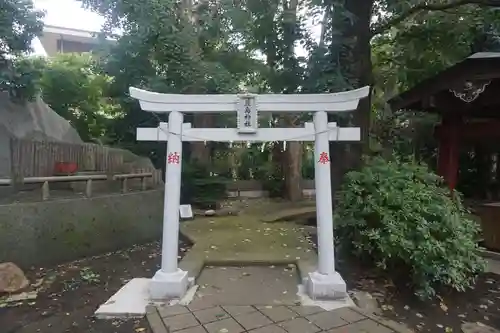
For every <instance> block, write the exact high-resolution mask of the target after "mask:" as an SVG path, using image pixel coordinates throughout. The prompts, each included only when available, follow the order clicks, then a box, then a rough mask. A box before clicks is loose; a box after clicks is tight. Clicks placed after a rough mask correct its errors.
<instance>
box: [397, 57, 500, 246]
mask: <svg viewBox="0 0 500 333" xmlns="http://www.w3.org/2000/svg"><path fill="white" fill-rule="evenodd" d="M389 104H390V106H391V108H392V110H393V111H396V110H402V111H411V112H428V113H434V114H437V115H438V116H439V117H440V118H441V123H440V124H438V125H437V126H436V127H435V131H434V133H435V138H436V139H437V142H438V158H437V173H438V174H439V175H441V176H442V177H443V178H444V179H445V181H446V182H447V184H448V186H449V187H450V189H454V188H455V187H456V185H457V179H458V172H459V156H460V152H461V150H463V149H464V148H465V147H470V146H471V145H475V146H476V147H477V146H479V144H481V146H483V147H484V146H492V147H493V148H494V149H495V152H489V154H490V155H489V156H486V160H487V161H488V163H487V165H486V167H485V169H484V170H483V172H481V173H483V174H486V177H490V178H489V179H487V180H486V182H489V183H488V184H491V182H492V179H491V174H493V172H492V169H495V171H496V172H495V174H496V179H495V182H497V183H498V182H499V181H500V158H499V157H500V154H499V153H498V152H499V151H500V144H499V143H500V53H499V52H479V53H475V54H473V55H471V56H470V57H468V58H466V59H465V60H463V61H462V62H460V63H458V64H456V65H454V66H452V67H450V68H448V69H446V70H444V71H442V72H440V73H438V74H437V75H435V76H433V77H431V78H428V79H426V80H424V81H422V82H421V83H419V84H418V85H417V86H415V87H413V88H411V89H410V90H408V91H406V92H404V93H402V94H400V95H398V96H396V97H394V98H392V99H391V100H390V101H389ZM475 153H477V152H475ZM493 154H494V156H493ZM495 158H496V160H495ZM480 176H481V177H484V176H483V175H480ZM477 186H482V185H481V184H477ZM497 194H498V193H497ZM474 208H477V210H476V212H477V214H478V215H479V216H480V218H481V225H482V229H483V238H484V245H485V246H486V247H488V248H490V249H493V250H497V251H500V224H499V223H497V221H498V220H499V219H500V202H493V203H492V202H489V203H487V204H484V203H483V204H481V205H478V206H476V207H474Z"/></svg>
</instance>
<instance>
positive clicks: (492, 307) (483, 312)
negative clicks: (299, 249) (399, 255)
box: [308, 234, 500, 333]
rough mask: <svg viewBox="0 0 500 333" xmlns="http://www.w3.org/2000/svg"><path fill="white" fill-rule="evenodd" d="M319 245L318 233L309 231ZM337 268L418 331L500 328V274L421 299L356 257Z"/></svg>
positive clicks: (390, 316)
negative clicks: (459, 289)
mask: <svg viewBox="0 0 500 333" xmlns="http://www.w3.org/2000/svg"><path fill="white" fill-rule="evenodd" d="M308 238H309V241H310V242H311V243H312V244H313V247H314V248H317V246H316V235H313V234H311V235H309V237H308ZM337 270H338V271H339V272H340V274H341V275H342V277H343V278H344V280H345V281H346V283H347V289H348V290H349V291H354V290H359V291H366V292H368V293H370V295H372V296H373V297H374V298H375V299H376V300H377V301H378V303H379V304H380V306H381V309H382V316H384V317H387V318H388V319H392V320H394V321H396V322H399V323H402V324H404V325H406V326H407V327H409V328H411V329H413V330H415V331H416V332H431V333H442V332H446V333H452V332H462V330H461V325H462V324H463V323H465V322H472V323H476V322H479V323H481V324H484V325H487V326H490V327H493V328H495V329H497V330H500V275H498V274H493V273H485V274H482V275H480V276H479V277H478V278H477V282H476V284H475V285H474V287H473V288H472V289H469V290H467V291H465V292H462V293H459V292H450V291H448V292H444V291H443V292H441V294H440V295H439V296H438V297H437V298H436V299H434V300H432V301H426V302H423V301H420V300H419V299H418V298H417V297H416V296H415V295H414V294H413V293H412V291H411V289H410V288H409V286H408V285H405V284H404V283H401V282H398V283H394V282H393V281H392V280H391V279H390V277H389V276H388V275H385V276H384V274H381V273H380V272H375V271H374V270H373V269H371V268H368V267H366V266H362V265H361V264H359V263H358V262H357V261H356V259H354V258H350V259H347V258H344V259H340V262H339V263H338V264H337Z"/></svg>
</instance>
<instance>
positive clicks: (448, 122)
mask: <svg viewBox="0 0 500 333" xmlns="http://www.w3.org/2000/svg"><path fill="white" fill-rule="evenodd" d="M461 125H462V120H461V119H460V118H458V117H453V116H449V115H443V120H442V122H441V125H439V126H437V128H436V130H437V133H436V134H437V139H438V141H439V146H438V163H437V172H438V175H440V176H442V177H443V178H444V180H445V182H446V183H447V184H448V187H449V188H450V190H454V189H455V186H456V185H457V178H458V160H459V154H460V128H461V127H462V126H461Z"/></svg>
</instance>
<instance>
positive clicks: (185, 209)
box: [179, 205, 193, 219]
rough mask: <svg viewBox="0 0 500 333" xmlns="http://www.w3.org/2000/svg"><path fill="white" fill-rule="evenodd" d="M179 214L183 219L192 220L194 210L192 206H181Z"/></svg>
mask: <svg viewBox="0 0 500 333" xmlns="http://www.w3.org/2000/svg"><path fill="white" fill-rule="evenodd" d="M179 214H180V215H181V219H192V218H193V209H192V208H191V205H179Z"/></svg>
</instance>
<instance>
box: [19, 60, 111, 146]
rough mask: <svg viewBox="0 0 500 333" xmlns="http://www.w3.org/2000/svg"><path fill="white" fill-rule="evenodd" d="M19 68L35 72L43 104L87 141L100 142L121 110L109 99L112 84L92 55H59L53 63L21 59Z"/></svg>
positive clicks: (31, 77) (33, 74)
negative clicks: (107, 95)
mask: <svg viewBox="0 0 500 333" xmlns="http://www.w3.org/2000/svg"><path fill="white" fill-rule="evenodd" d="M15 64H16V66H19V67H20V68H33V69H36V71H34V70H30V71H27V70H26V72H29V73H31V75H29V76H28V78H30V79H32V80H34V82H35V86H36V89H37V90H39V91H40V92H41V96H42V98H43V100H44V101H45V102H46V103H47V104H48V105H49V106H50V107H51V108H52V109H53V110H54V111H55V112H57V113H58V114H59V115H60V116H62V117H63V118H65V119H66V120H68V121H69V122H70V123H71V124H72V125H73V127H75V129H76V130H77V131H78V133H79V134H80V136H81V137H82V139H83V140H84V141H90V140H92V139H100V138H102V137H103V135H104V134H105V132H106V127H107V124H108V122H109V121H110V119H113V118H116V117H117V116H119V115H120V112H119V111H120V110H119V108H117V106H116V105H115V104H114V103H112V101H111V100H110V99H109V98H107V97H106V94H107V90H108V89H109V86H110V84H111V82H112V80H111V78H110V77H109V76H106V75H104V74H101V73H100V72H99V67H98V64H97V63H96V61H95V59H94V58H93V57H92V56H91V55H90V54H82V55H78V54H60V55H58V56H56V57H53V58H50V59H43V58H37V57H29V58H19V59H18V60H16V61H15Z"/></svg>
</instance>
